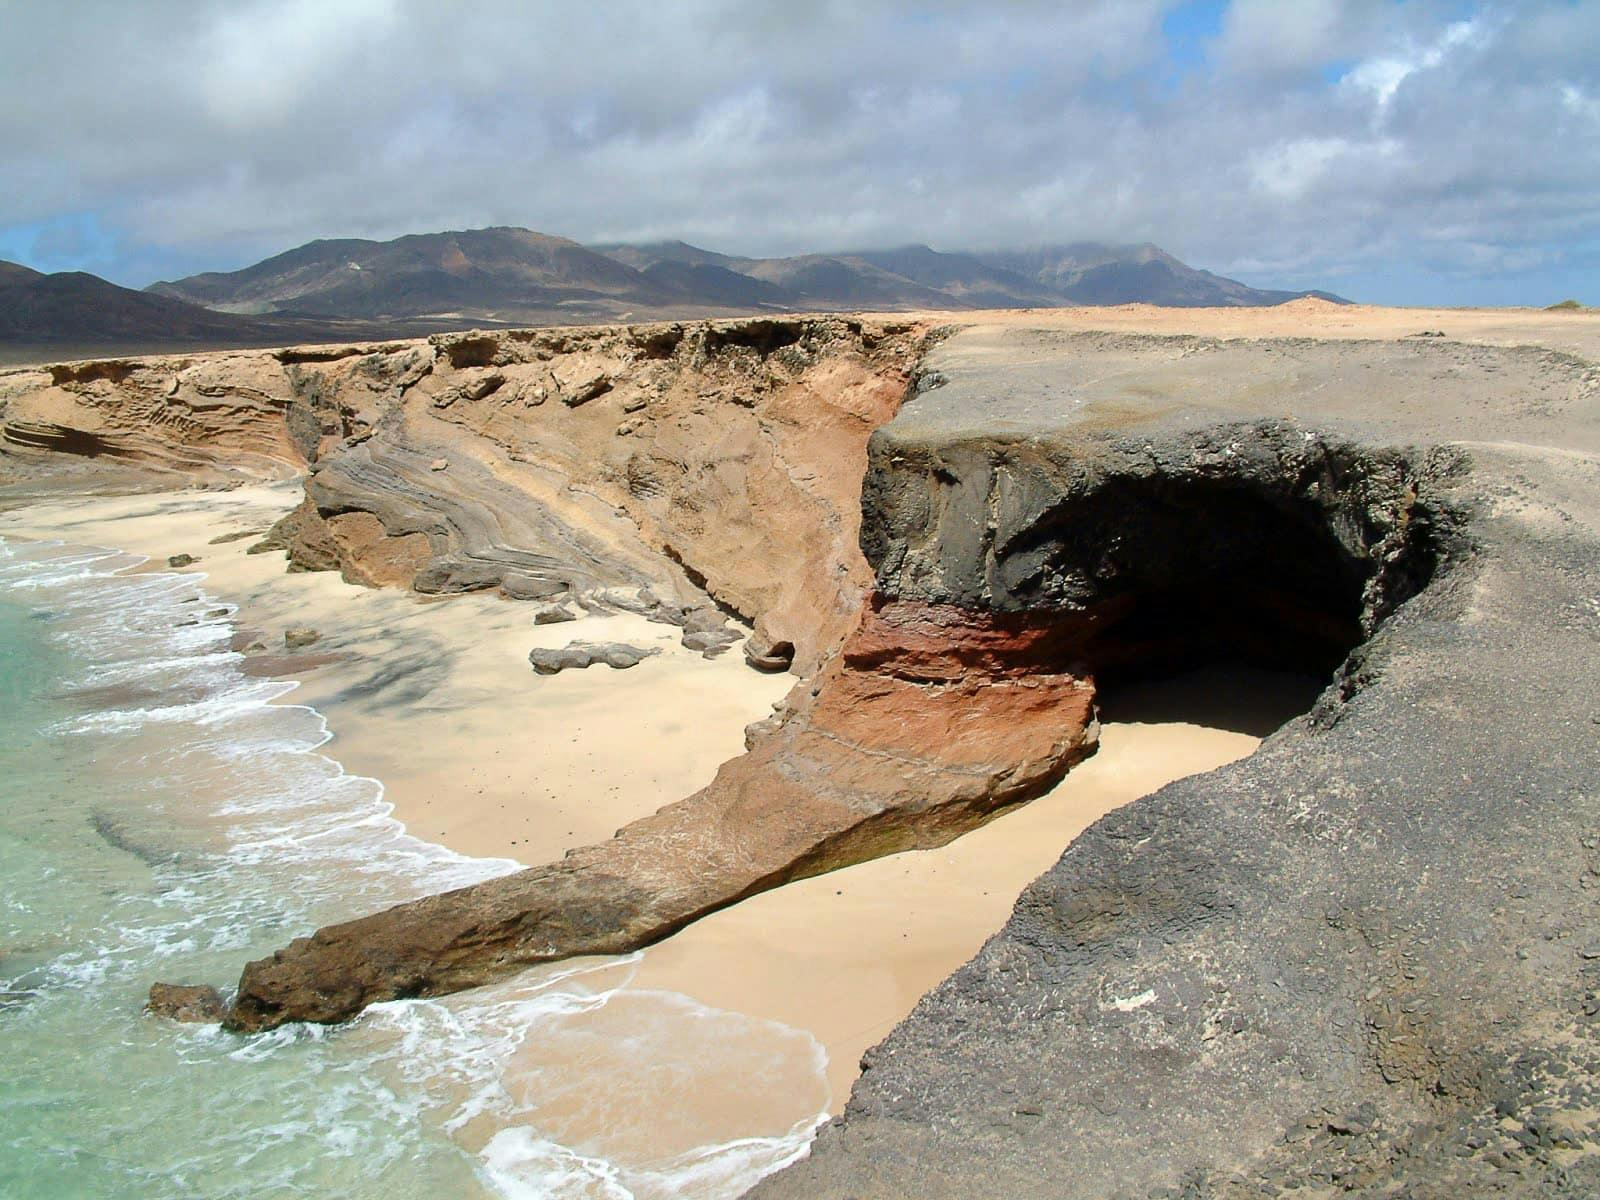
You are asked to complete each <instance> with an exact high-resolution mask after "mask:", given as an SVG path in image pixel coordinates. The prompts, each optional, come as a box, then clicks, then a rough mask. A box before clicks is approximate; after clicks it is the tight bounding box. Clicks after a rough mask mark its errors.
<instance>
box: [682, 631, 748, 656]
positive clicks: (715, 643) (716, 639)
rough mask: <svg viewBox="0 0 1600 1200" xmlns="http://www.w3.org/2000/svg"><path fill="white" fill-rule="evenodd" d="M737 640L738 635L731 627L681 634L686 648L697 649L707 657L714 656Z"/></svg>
mask: <svg viewBox="0 0 1600 1200" xmlns="http://www.w3.org/2000/svg"><path fill="white" fill-rule="evenodd" d="M738 640H739V635H738V634H737V633H735V632H733V630H731V629H711V630H705V631H702V632H690V633H685V634H684V635H683V644H684V647H685V648H686V649H689V650H695V651H698V652H699V653H701V654H703V655H705V656H706V657H707V658H716V657H717V656H718V655H720V654H722V653H723V652H724V651H726V650H727V649H728V647H729V646H731V645H733V644H734V643H735V642H737V641H738Z"/></svg>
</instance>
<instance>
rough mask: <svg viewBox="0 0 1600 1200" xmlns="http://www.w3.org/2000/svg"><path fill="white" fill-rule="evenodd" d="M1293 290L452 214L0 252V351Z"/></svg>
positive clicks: (985, 258)
mask: <svg viewBox="0 0 1600 1200" xmlns="http://www.w3.org/2000/svg"><path fill="white" fill-rule="evenodd" d="M1307 295H1310V296H1318V297H1320V298H1322V299H1326V300H1334V301H1339V302H1341V303H1342V302H1343V301H1340V298H1339V297H1337V296H1333V295H1331V294H1329V293H1327V292H1289V291H1273V290H1266V289H1261V288H1252V287H1249V286H1247V285H1245V284H1243V283H1240V282H1238V281H1237V280H1234V279H1227V278H1224V277H1223V276H1221V275H1216V274H1213V273H1212V272H1210V271H1202V270H1196V269H1195V268H1193V267H1190V266H1188V265H1187V264H1185V263H1183V262H1180V261H1179V260H1178V259H1176V258H1174V257H1173V256H1172V255H1170V254H1168V253H1166V251H1164V250H1162V249H1160V248H1159V247H1157V246H1152V245H1149V244H1148V243H1146V244H1143V245H1136V246H1114V245H1105V244H1101V243H1098V242H1078V243H1072V244H1068V245H1060V246H1040V247H1034V248H1032V249H1025V250H1008V251H989V252H983V253H971V254H959V253H946V252H943V251H938V250H934V249H932V248H930V247H928V246H919V245H910V246H900V247H896V248H893V249H888V250H863V251H856V252H852V253H848V254H802V255H796V256H793V257H789V258H741V257H738V256H736V255H731V254H719V253H717V252H716V251H714V250H706V249H703V248H702V247H699V246H691V245H689V244H688V243H687V242H677V241H669V242H655V243H650V244H646V245H605V246H592V247H590V246H581V245H579V244H578V243H577V242H573V241H569V240H568V239H566V238H560V237H551V236H549V235H548V234H542V233H535V232H533V231H532V230H528V229H515V228H495V229H469V230H462V231H459V232H453V233H427V234H412V235H410V236H407V237H400V238H395V239H394V240H392V241H387V242H376V241H368V240H366V239H362V238H340V239H334V240H323V241H315V242H308V243H307V244H306V245H304V246H300V247H298V248H296V249H294V250H290V251H287V252H286V253H283V254H279V255H275V256H274V257H272V258H269V259H266V260H264V261H262V262H259V263H256V264H255V265H254V266H251V267H245V268H244V269H242V270H238V271H222V272H211V273H208V274H204V275H191V276H189V277H188V278H187V279H178V280H173V281H170V282H163V283H156V284H152V285H151V286H150V287H149V288H147V289H146V290H145V291H143V292H135V291H130V290H129V289H127V288H121V287H117V286H116V285H115V284H112V283H107V282H106V281H105V280H103V279H99V278H97V277H96V276H93V275H86V274H83V273H81V272H70V273H63V274H59V275H44V274H41V273H40V272H38V271H34V270H31V269H30V268H28V267H24V266H21V265H19V264H17V263H7V262H0V352H3V353H4V354H5V356H7V357H12V358H15V357H17V355H18V353H19V347H35V346H37V347H64V346H69V345H70V346H74V347H77V346H82V347H84V348H85V349H86V351H87V350H92V349H95V348H98V347H106V346H113V345H114V346H116V347H117V348H118V352H120V353H132V352H134V351H135V350H137V349H144V348H148V349H166V348H176V347H183V346H196V347H198V346H202V345H203V346H213V347H222V346H230V345H233V346H250V345H256V346H259V345H271V344H283V343H289V342H297V341H317V340H323V341H328V340H336V339H343V338H351V339H354V338H369V339H376V338H385V337H400V336H414V335H417V334H421V333H426V332H432V331H435V330H442V329H454V328H461V327H464V326H470V325H550V324H582V323H586V322H598V321H612V320H652V319H667V318H692V317H697V316H710V315H717V314H734V313H743V312H760V311H802V312H803V311H826V310H830V309H845V310H850V309H889V310H896V309H898V310H905V309H970V308H1018V307H1049V306H1055V305H1072V304H1126V303H1131V302H1142V303H1146V304H1163V305H1175V306H1185V307H1193V306H1199V305H1269V304H1281V303H1283V302H1284V301H1286V300H1293V299H1296V298H1298V297H1300V296H1307ZM101 352H104V351H101Z"/></svg>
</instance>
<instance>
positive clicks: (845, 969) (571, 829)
mask: <svg viewBox="0 0 1600 1200" xmlns="http://www.w3.org/2000/svg"><path fill="white" fill-rule="evenodd" d="M300 494H301V493H300V488H299V485H298V483H295V482H286V483H277V484H261V485H250V486H245V487H240V488H235V489H233V490H230V491H199V490H191V491H183V492H165V493H153V494H147V495H133V496H118V497H101V498H73V499H64V500H50V501H45V502H41V503H36V504H34V505H31V506H29V507H27V508H22V509H16V510H13V511H10V512H6V513H0V534H4V535H13V536H24V537H34V538H60V539H64V540H68V541H71V542H75V543H79V544H92V545H103V546H114V547H117V548H119V549H123V550H127V551H130V552H132V553H135V554H140V555H148V556H150V558H151V560H152V561H151V564H150V565H151V566H153V567H159V568H161V569H166V559H167V557H168V556H169V555H176V554H191V555H194V556H196V557H197V558H198V561H197V562H196V563H194V564H193V565H192V566H190V567H188V568H185V570H186V571H188V572H190V573H193V574H195V575H196V576H197V577H198V576H200V575H203V576H204V577H205V578H204V580H203V582H202V584H201V585H202V586H203V587H204V589H205V591H206V592H207V593H208V594H209V595H212V596H214V597H217V598H218V599H219V600H221V601H224V602H227V603H230V604H234V605H237V606H238V609H239V611H238V612H237V614H236V615H235V621H236V624H237V626H238V628H239V629H240V631H241V635H242V639H243V640H244V641H249V640H252V639H255V640H259V641H260V642H261V643H262V644H264V645H265V646H266V647H268V650H267V651H266V652H265V653H263V654H260V655H258V656H256V657H255V658H253V659H252V660H250V662H251V669H253V670H261V669H267V670H271V671H273V672H275V673H281V674H283V675H285V676H287V677H291V678H296V679H299V680H300V681H301V686H300V687H298V688H297V689H296V690H295V691H294V692H292V693H291V694H290V695H289V696H287V697H286V698H285V701H284V702H287V703H299V704H310V705H313V706H314V707H316V708H317V709H318V710H319V711H321V712H322V714H323V715H324V717H325V718H326V719H327V721H328V725H329V727H330V729H331V730H332V731H333V734H334V738H333V741H332V742H331V743H330V744H329V745H328V747H327V748H326V751H325V752H326V753H329V754H331V755H333V756H334V757H336V758H337V759H338V760H339V761H340V762H341V763H342V764H343V765H344V767H345V769H346V770H347V771H350V772H353V773H358V774H363V775H370V776H373V777H375V778H377V779H379V780H381V781H382V783H383V784H384V787H385V795H386V798H387V799H388V801H389V802H390V803H391V804H393V805H394V815H395V816H396V817H397V818H399V819H400V820H402V821H403V822H404V823H405V824H406V826H407V827H408V829H409V830H410V832H412V833H413V834H414V835H416V836H418V837H421V838H424V839H428V840H432V841H437V842H441V843H443V844H445V845H447V846H449V847H451V848H453V849H455V850H458V851H460V852H462V853H466V854H471V855H479V856H488V857H506V858H512V859H515V860H517V861H520V862H523V863H527V864H535V863H540V862H545V861H548V860H551V859H554V858H558V857H559V856H560V855H561V854H562V853H564V852H565V851H566V850H568V849H570V848H571V847H574V846H578V845H583V844H586V843H589V842H594V841H598V840H601V839H604V838H607V837H609V836H610V835H611V834H612V833H613V832H614V831H615V830H616V829H617V828H619V827H620V826H622V825H624V824H626V823H628V822H629V821H632V820H634V819H636V818H638V817H641V816H644V815H646V814H648V813H650V812H653V811H655V809H657V808H659V807H660V806H661V805H663V804H666V803H669V802H671V801H673V800H676V799H679V798H681V797H683V796H685V795H688V794H689V793H690V792H692V791H694V790H696V789H697V788H699V787H701V786H703V785H704V784H705V783H707V782H708V781H709V780H710V779H711V777H712V775H713V774H714V773H715V770H716V767H717V766H718V764H720V763H721V762H723V761H724V760H726V759H728V758H730V757H733V756H734V755H736V754H738V753H740V752H741V751H742V749H743V730H744V727H745V725H746V724H748V723H749V722H751V721H754V720H758V719H760V718H762V717H764V716H765V715H766V714H767V713H768V712H769V711H770V709H771V706H772V704H773V703H774V702H776V701H777V700H779V699H780V698H781V697H782V696H783V694H784V693H785V692H786V691H787V690H788V689H789V687H790V686H791V685H792V684H793V682H794V681H793V679H792V678H791V677H789V676H786V675H779V676H770V675H762V674H759V673H757V672H755V671H752V670H750V669H749V668H748V667H747V666H746V665H745V664H744V662H743V659H742V656H741V655H740V653H739V651H738V649H737V648H735V649H734V650H732V651H730V652H729V653H727V654H725V655H724V656H723V657H722V658H721V659H718V660H715V661H707V660H705V659H703V658H702V657H701V656H699V655H698V654H694V653H691V652H689V651H686V650H684V649H683V648H682V647H681V646H680V645H679V644H678V641H677V631H676V630H674V629H672V628H670V627H667V626H662V625H653V624H651V623H649V622H647V621H645V620H644V619H643V618H639V617H632V616H626V615H623V616H616V617H606V618H598V617H590V618H584V619H582V620H580V621H576V622H571V623H567V624H560V625H550V626H543V627H536V626H535V625H534V624H533V621H532V614H531V610H530V608H529V607H528V606H527V605H524V604H519V603H516V602H511V601H506V600H503V599H500V598H499V597H496V596H493V595H482V594H478V595H466V596H460V597H453V598H450V599H447V600H428V599H423V598H419V597H417V596H414V595H411V594H407V593H401V592H396V591H374V590H370V589H366V588H361V587H356V586H352V585H350V584H346V583H345V582H343V581H342V580H341V579H340V578H339V577H338V575H336V574H333V573H318V574H304V573H300V574H289V573H287V572H286V571H285V569H284V560H283V555H282V554H281V553H277V552H273V553H267V554H259V555H250V554H247V553H246V549H247V547H249V546H250V545H251V544H253V542H254V541H256V540H257V539H256V537H255V536H254V535H255V534H256V533H258V532H260V531H264V530H265V529H266V528H267V527H268V526H269V525H270V524H271V523H272V522H273V521H274V520H276V519H277V517H279V516H281V515H282V514H283V513H285V512H287V511H288V510H289V509H290V508H292V507H293V506H294V505H295V504H296V503H297V502H298V500H299V498H300ZM244 533H249V534H251V536H248V537H237V538H235V539H234V540H230V541H226V542H223V543H221V544H211V543H212V541H213V539H215V538H218V537H226V536H229V535H236V534H244ZM197 582H201V581H200V580H199V579H198V578H197ZM291 627H310V628H314V629H316V630H318V631H319V632H320V634H321V637H320V639H319V640H318V641H317V642H316V643H315V644H314V645H312V646H310V647H308V648H306V649H305V650H303V651H301V652H300V653H299V654H297V655H296V654H287V653H285V651H284V646H283V635H284V632H285V631H286V630H287V629H289V628H291ZM576 638H587V639H593V640H617V641H629V642H633V643H635V644H639V645H651V646H658V647H659V648H660V650H661V653H660V655H659V656H658V657H655V658H651V659H647V660H646V661H645V662H644V663H642V664H641V665H640V666H638V667H636V668H633V669H631V670H628V671H612V670H611V669H609V668H603V667H595V668H591V669H589V670H587V671H567V672H563V673H562V674H560V675H558V676H551V677H541V676H537V675H536V674H535V673H534V672H533V671H532V669H531V668H530V667H529V666H528V662H527V654H528V651H529V650H530V649H532V648H533V647H534V646H560V645H564V644H565V643H566V642H567V641H569V640H572V639H576ZM1280 692H1281V689H1280ZM1291 693H1292V694H1291ZM1251 697H1254V698H1256V699H1258V700H1260V701H1261V703H1262V704H1263V705H1264V708H1263V710H1262V711H1260V712H1250V711H1241V710H1239V709H1238V705H1237V704H1234V703H1233V702H1234V701H1237V700H1240V699H1241V698H1244V699H1248V698H1251ZM1302 698H1303V688H1302V689H1299V690H1298V691H1296V689H1295V688H1293V687H1291V688H1290V692H1289V693H1283V694H1278V693H1275V692H1274V689H1273V681H1272V680H1271V679H1270V678H1264V677H1263V678H1254V677H1250V676H1240V675H1239V674H1237V673H1232V674H1230V673H1219V672H1212V673H1209V674H1202V675H1197V676H1194V677H1191V678H1189V679H1188V680H1187V681H1182V682H1180V683H1178V684H1176V685H1174V684H1168V685H1164V686H1163V687H1160V688H1155V689H1145V690H1143V691H1135V692H1131V693H1127V694H1125V695H1124V696H1123V697H1122V698H1121V699H1120V701H1119V703H1118V706H1117V711H1113V712H1111V713H1110V716H1111V717H1113V718H1115V719H1109V720H1107V721H1106V722H1105V723H1104V727H1103V732H1102V740H1101V748H1100V751H1099V753H1098V754H1096V755H1095V756H1094V757H1093V758H1091V759H1090V760H1089V761H1088V762H1086V763H1084V764H1083V765H1081V766H1079V767H1078V768H1077V769H1075V770H1074V771H1073V772H1072V774H1071V775H1070V776H1069V777H1068V778H1067V779H1066V780H1065V781H1064V782H1063V783H1062V784H1061V785H1059V786H1058V787H1057V788H1056V789H1054V791H1052V792H1051V793H1049V794H1048V795H1047V796H1045V797H1043V798H1041V799H1039V800H1036V801H1035V802H1033V803H1032V804H1030V805H1027V806H1024V807H1022V808H1020V809H1018V810H1016V811H1014V812H1011V813H1008V814H1006V815H1005V816H1003V817H1000V818H999V819H997V820H995V821H993V822H991V823H990V824H988V825H986V826H985V827H983V828H982V829H979V830H977V831H975V832H973V833H970V834H968V835H967V836H965V837H963V838H961V839H959V840H958V841H956V842H955V843H952V844H951V845H949V846H946V847H944V848H942V849H939V850H933V851H924V852H913V853H907V854H900V855H895V856H893V857H890V858H886V859H881V860H878V861H876V862H870V863H866V864H862V865H860V866H856V867H851V868H848V869H846V870H842V871H836V872H833V873H831V874H828V875H825V876H820V877H817V878H813V879H808V880H803V881H801V882H798V883H795V884H792V885H790V886H787V887H784V888H781V889H778V890H776V891H773V892H768V893H765V894H763V895H759V896H756V897H754V898H752V899H750V900H746V901H744V902H743V903H741V904H739V905H736V906H735V907H733V908H730V909H728V910H725V911H723V912H720V913H716V914H713V915H712V916H710V917H707V918H705V919H704V920H702V921H700V922H698V923H696V924H695V925H693V926H691V927H690V928H688V929H686V930H684V931H682V932H680V933H679V934H677V935H675V936H674V937H672V938H669V939H667V940H666V941H664V942H662V943H660V944H658V945H657V946H655V947H652V948H651V949H649V950H648V951H646V952H645V954H644V957H643V961H642V963H640V964H639V966H638V968H637V973H636V974H635V976H634V978H633V981H632V985H631V986H632V987H633V988H635V989H640V990H661V991H669V992H676V993H681V994H683V995H686V996H689V997H692V998H693V999H695V1000H697V1001H699V1002H700V1003H702V1004H704V1005H707V1006H710V1007H711V1008H715V1009H722V1010H727V1011H731V1012H737V1013H742V1014H745V1015H747V1016H751V1017H756V1018H761V1019H765V1020H771V1021H778V1022H781V1023H783V1024H786V1025H789V1026H792V1027H794V1028H796V1029H800V1030H805V1031H808V1032H809V1033H811V1034H812V1035H813V1036H814V1037H815V1038H817V1039H818V1041H820V1042H821V1044H822V1045H823V1046H824V1047H825V1048H826V1050H827V1054H828V1059H829V1063H828V1070H827V1076H828V1086H829V1089H830V1092H831V1102H830V1107H831V1109H832V1110H833V1111H838V1110H839V1109H840V1108H842V1106H843V1104H844V1101H845V1099H846V1098H847V1096H848V1093H849V1088H850V1084H851V1082H852V1081H853V1079H854V1078H855V1076H856V1074H857V1071H858V1061H859V1059H860V1056H861V1054H862V1052H863V1051H864V1050H866V1049H867V1048H868V1047H870V1046H871V1045H873V1044H874V1043H876V1042H877V1041H879V1040H880V1039H881V1038H882V1037H883V1036H884V1035H885V1034H887V1033H888V1032H889V1030H890V1029H891V1028H892V1027H893V1026H894V1025H895V1024H896V1023H897V1022H898V1021H900V1020H901V1019H902V1018H903V1017H905V1015H906V1014H907V1013H908V1012H910V1010H911V1008H912V1006H913V1005H914V1004H915V1003H916V1001H917V999H918V997H919V996H921V995H922V994H923V993H924V992H925V991H927V990H928V989H929V988H930V987H932V986H933V985H934V984H936V983H937V982H938V981H939V980H940V979H942V978H943V977H944V976H946V975H947V974H949V973H950V972H951V971H953V970H954V969H956V968H957V967H959V966H960V965H961V964H962V963H964V962H966V961H967V960H968V959H969V958H971V956H972V955H973V954H974V953H976V951H977V950H978V948H979V947H980V946H981V945H982V944H983V942H984V941H985V940H986V939H987V938H988V937H989V936H990V935H991V934H993V933H994V932H995V931H997V930H998V929H999V928H1000V926H1001V925H1002V924H1003V923H1004V921H1005V919H1006V917H1007V916H1008V915H1009V913H1010V911H1011V907H1012V905H1013V903H1014V902H1015V898H1016V896H1017V893H1018V892H1019V891H1020V890H1021V889H1022V888H1023V887H1024V886H1025V885H1026V884H1027V883H1028V882H1029V881H1030V880H1032V879H1033V878H1035V877H1036V876H1037V875H1038V874H1040V873H1041V872H1042V871H1044V870H1045V869H1046V868H1047V867H1049V866H1050V865H1051V864H1052V863H1053V862H1054V861H1055V860H1056V859H1057V858H1058V857H1059V855H1060V854H1061V852H1062V850H1063V849H1064V848H1065V847H1066V846H1067V845H1068V843H1069V842H1070V841H1071V840H1072V839H1073V838H1074V837H1075V836H1076V835H1077V834H1078V833H1079V832H1081V831H1082V830H1083V829H1084V828H1086V827H1087V826H1088V825H1089V824H1090V823H1092V822H1093V821H1094V820H1095V819H1096V818H1098V817H1099V816H1101V815H1102V814H1103V813H1105V812H1107V811H1109V810H1111V809H1113V808H1115V807H1117V806H1119V805H1121V804H1124V803H1127V802H1128V801H1130V800H1133V799H1136V798H1137V797H1139V796H1141V795H1144V794H1146V793H1148V792H1150V791H1152V790H1154V789H1155V788H1157V787H1160V786H1161V785H1162V784H1164V783H1166V782H1168V781H1170V780H1172V779H1175V778H1179V777H1181V776H1183V775H1188V774H1192V773H1195V772H1198V771H1205V770H1209V769H1212V768H1214V767H1216V766H1218V765H1221V764H1222V763H1225V762H1229V761H1232V760H1233V759H1236V758H1240V757H1242V756H1244V755H1247V754H1249V753H1250V752H1251V750H1253V749H1254V747H1255V745H1256V744H1257V742H1258V740H1259V735H1260V734H1261V733H1262V732H1265V730H1266V729H1268V728H1270V727H1271V726H1272V725H1273V724H1275V723H1276V722H1277V721H1279V720H1281V719H1282V718H1283V717H1284V716H1286V715H1288V714H1289V713H1292V712H1293V711H1295V710H1296V707H1303V704H1302V702H1301V701H1302Z"/></svg>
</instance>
